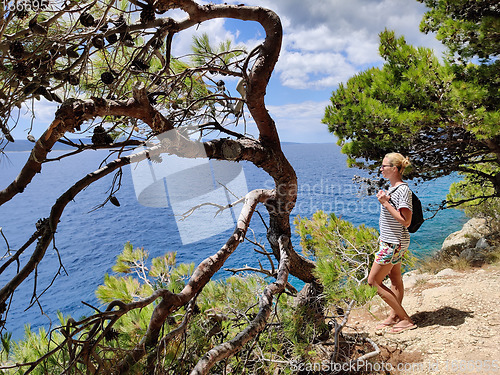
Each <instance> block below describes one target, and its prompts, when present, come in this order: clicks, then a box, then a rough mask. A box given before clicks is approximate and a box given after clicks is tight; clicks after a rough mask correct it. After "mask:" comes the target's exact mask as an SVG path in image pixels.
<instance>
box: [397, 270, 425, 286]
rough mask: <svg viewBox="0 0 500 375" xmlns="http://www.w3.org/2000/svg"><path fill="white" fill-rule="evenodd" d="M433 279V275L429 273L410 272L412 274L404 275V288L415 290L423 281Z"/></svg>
mask: <svg viewBox="0 0 500 375" xmlns="http://www.w3.org/2000/svg"><path fill="white" fill-rule="evenodd" d="M430 277H431V275H429V274H428V273H422V274H421V273H418V271H416V270H414V271H410V272H407V273H405V274H404V275H403V283H404V286H405V288H413V287H414V286H415V285H417V283H418V282H419V281H422V280H425V281H427V280H429V278H430Z"/></svg>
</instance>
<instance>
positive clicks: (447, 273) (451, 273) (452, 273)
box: [436, 268, 460, 277]
mask: <svg viewBox="0 0 500 375" xmlns="http://www.w3.org/2000/svg"><path fill="white" fill-rule="evenodd" d="M459 275H460V272H457V271H454V270H452V269H451V268H445V269H444V270H441V271H439V272H438V273H437V274H436V277H447V276H459Z"/></svg>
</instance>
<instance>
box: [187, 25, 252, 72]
mask: <svg viewBox="0 0 500 375" xmlns="http://www.w3.org/2000/svg"><path fill="white" fill-rule="evenodd" d="M191 49H192V51H193V53H194V55H193V56H192V61H193V63H194V65H195V66H201V65H204V64H208V65H211V66H212V67H213V68H214V69H215V68H221V69H225V68H227V66H228V65H229V64H231V62H232V61H234V59H235V58H236V57H238V56H241V55H242V54H243V53H244V52H246V51H245V47H242V46H233V45H232V43H231V41H230V40H229V39H228V40H226V41H223V42H221V43H220V44H219V45H218V46H217V47H214V46H212V45H211V44H210V39H209V37H208V34H207V33H203V34H202V35H200V36H197V35H193V44H192V45H191Z"/></svg>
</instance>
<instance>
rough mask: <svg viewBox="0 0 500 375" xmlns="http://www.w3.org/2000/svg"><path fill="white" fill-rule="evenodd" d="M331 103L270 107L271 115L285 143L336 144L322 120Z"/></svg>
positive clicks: (311, 102) (303, 103)
mask: <svg viewBox="0 0 500 375" xmlns="http://www.w3.org/2000/svg"><path fill="white" fill-rule="evenodd" d="M329 103H330V102H329V101H328V100H326V101H322V102H313V101H305V102H302V103H297V104H286V105H282V106H268V110H269V113H270V114H271V116H272V117H273V119H274V121H275V122H276V126H277V129H278V133H279V135H280V139H281V140H282V141H283V142H290V141H295V142H297V141H299V142H304V143H322V142H330V141H331V142H334V136H333V135H332V134H330V133H329V132H328V128H327V126H326V125H325V124H322V123H321V119H322V118H323V116H324V114H325V107H326V106H327V105H328V104H329Z"/></svg>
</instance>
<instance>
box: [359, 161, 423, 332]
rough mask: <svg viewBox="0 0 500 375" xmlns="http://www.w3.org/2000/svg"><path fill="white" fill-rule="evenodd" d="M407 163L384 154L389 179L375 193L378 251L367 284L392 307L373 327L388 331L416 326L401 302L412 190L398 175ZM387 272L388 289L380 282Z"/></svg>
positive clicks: (385, 173)
mask: <svg viewBox="0 0 500 375" xmlns="http://www.w3.org/2000/svg"><path fill="white" fill-rule="evenodd" d="M409 165H410V161H409V160H408V158H405V157H403V155H401V154H399V153H390V154H387V155H386V156H385V157H384V160H383V161H382V165H381V167H380V170H381V172H382V176H383V177H384V178H386V179H388V180H389V181H390V183H391V186H390V188H389V190H388V191H387V192H385V191H383V190H380V191H379V192H378V193H377V198H378V200H379V202H380V204H381V205H382V207H381V210H380V220H379V225H380V238H379V251H378V252H377V254H376V255H375V261H374V263H373V265H372V268H371V270H370V274H369V275H368V284H369V285H371V286H374V287H376V288H377V293H378V295H379V296H380V297H382V299H383V300H384V301H385V302H386V303H387V304H388V305H389V306H390V307H391V313H390V314H389V317H388V318H387V319H385V320H384V321H382V322H381V323H380V324H379V325H377V327H376V329H382V328H386V327H392V328H391V330H390V332H391V333H400V332H403V331H406V330H409V329H413V328H416V327H417V326H416V325H415V324H414V323H413V321H412V320H411V318H410V317H409V315H408V314H407V313H406V311H405V309H404V308H403V306H402V305H401V303H402V301H403V294H404V287H403V279H402V275H401V259H402V258H403V256H404V254H405V252H406V251H407V250H408V247H409V245H410V234H409V232H408V229H407V227H408V226H409V225H410V223H411V215H412V204H411V196H412V192H411V190H410V188H409V187H408V184H406V183H405V182H403V180H402V178H401V177H402V175H403V172H404V169H405V168H406V167H407V166H409ZM387 275H389V278H390V279H391V288H390V289H389V288H387V287H386V286H385V285H384V284H383V283H382V282H383V281H384V279H385V277H386V276H387Z"/></svg>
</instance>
